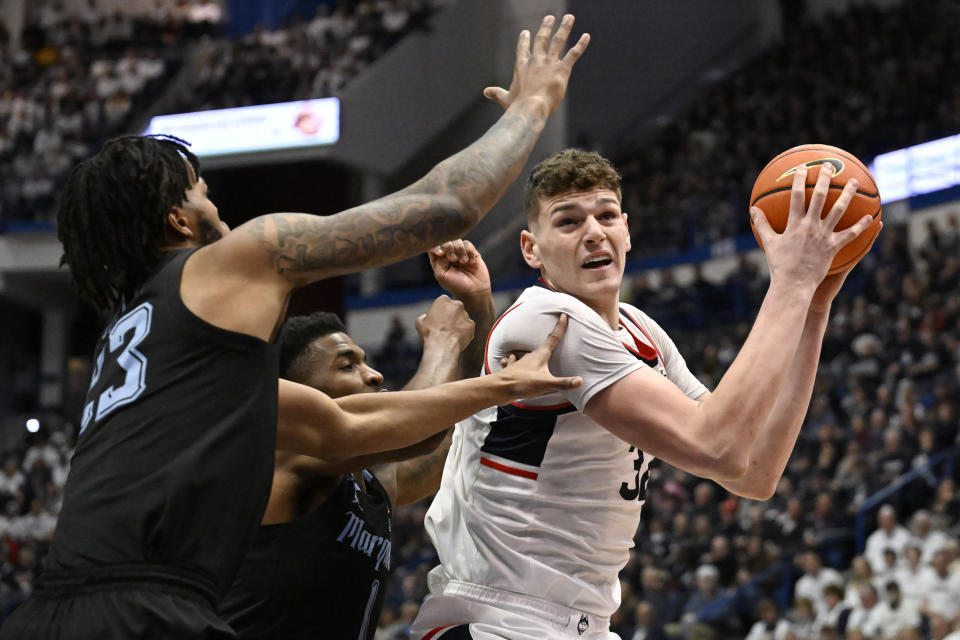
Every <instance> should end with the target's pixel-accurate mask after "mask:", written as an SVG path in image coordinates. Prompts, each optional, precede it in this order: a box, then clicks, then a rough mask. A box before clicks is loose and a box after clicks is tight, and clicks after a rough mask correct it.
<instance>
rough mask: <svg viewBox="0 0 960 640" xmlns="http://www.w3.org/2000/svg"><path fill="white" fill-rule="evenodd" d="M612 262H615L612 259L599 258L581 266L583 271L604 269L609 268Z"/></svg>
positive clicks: (591, 259)
mask: <svg viewBox="0 0 960 640" xmlns="http://www.w3.org/2000/svg"><path fill="white" fill-rule="evenodd" d="M611 262H613V260H611V259H610V258H608V257H606V256H599V257H596V258H590V259H589V260H587V261H586V262H584V263H583V264H582V265H580V266H581V267H582V268H583V269H602V268H603V267H605V266H607V265H608V264H610V263H611Z"/></svg>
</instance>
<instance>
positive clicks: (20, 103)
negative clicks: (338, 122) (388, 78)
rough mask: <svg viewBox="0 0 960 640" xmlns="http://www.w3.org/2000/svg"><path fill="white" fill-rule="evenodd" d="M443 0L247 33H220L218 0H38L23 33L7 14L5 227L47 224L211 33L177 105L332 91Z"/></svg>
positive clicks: (339, 6)
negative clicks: (124, 7)
mask: <svg viewBox="0 0 960 640" xmlns="http://www.w3.org/2000/svg"><path fill="white" fill-rule="evenodd" d="M443 3H444V0H338V1H337V2H321V3H319V5H318V8H317V13H316V15H315V16H314V17H313V18H312V19H311V20H310V21H308V22H304V21H302V20H300V19H299V18H298V17H297V16H296V14H295V15H294V17H293V18H292V21H291V24H289V25H287V26H284V27H282V28H279V29H275V30H266V29H264V28H262V26H260V27H258V28H257V29H255V30H254V32H253V33H251V34H249V35H247V36H245V37H243V38H240V39H229V38H225V37H222V36H221V32H222V28H223V22H224V20H225V18H226V16H225V14H224V10H223V7H222V2H218V1H216V0H157V3H156V5H155V8H154V9H153V10H152V11H150V12H148V13H141V14H138V13H132V12H115V13H111V14H108V13H105V12H103V11H101V10H99V9H98V7H97V3H96V0H88V4H87V5H86V6H85V7H84V8H83V9H82V10H78V11H67V10H66V9H64V7H63V3H62V2H59V1H48V2H46V3H43V4H38V5H35V6H34V5H28V13H27V17H26V20H25V23H24V26H23V30H22V32H21V33H20V34H19V35H20V37H19V38H18V39H14V38H11V34H10V33H9V32H8V31H7V29H6V27H5V26H4V25H3V23H2V21H0V230H2V226H3V224H4V223H6V224H9V223H11V222H15V221H21V220H31V221H37V220H39V221H47V222H49V221H50V220H51V217H52V205H53V203H54V200H55V196H56V191H57V189H58V188H59V186H60V184H61V183H62V181H63V179H64V177H65V175H66V173H67V172H68V171H69V170H70V168H71V167H73V166H74V165H75V164H76V163H77V162H78V161H80V160H82V159H84V158H86V157H87V156H89V155H90V154H91V153H92V151H93V150H94V149H95V148H96V147H97V145H99V144H100V143H101V142H102V141H104V140H105V139H107V138H109V137H112V136H115V135H120V134H123V133H129V132H131V131H132V130H135V129H139V128H140V127H141V126H144V125H145V124H146V122H145V121H144V118H145V116H147V115H156V114H151V113H150V109H149V107H150V105H151V102H152V101H154V100H157V98H159V97H160V96H161V95H162V94H163V89H164V87H165V86H166V83H168V82H169V81H170V79H171V78H172V77H173V76H174V74H175V73H176V71H177V70H178V69H179V68H180V67H181V65H182V64H183V63H184V61H185V60H187V59H188V56H189V52H190V46H191V45H192V44H194V43H196V42H198V41H200V40H203V41H204V42H206V43H208V44H210V45H211V46H212V47H214V48H215V50H216V55H211V56H206V57H204V58H203V60H204V61H205V62H203V65H204V66H203V67H202V68H200V69H199V70H198V71H197V72H196V74H195V76H194V77H195V86H194V87H193V90H191V91H186V92H183V94H184V95H187V96H189V98H188V99H186V101H181V102H179V103H177V104H174V105H173V109H172V110H173V111H175V112H179V111H200V110H204V109H216V108H224V107H236V106H246V105H252V104H264V103H271V102H284V101H291V100H297V99H303V98H318V97H325V96H329V95H331V94H333V93H336V92H337V91H340V90H341V89H343V87H344V85H345V84H346V83H347V81H348V80H349V79H350V78H352V77H353V76H354V75H356V74H357V73H359V72H360V71H361V70H362V69H364V68H365V67H366V66H367V65H369V64H370V63H371V62H372V61H373V60H374V59H375V58H376V57H377V56H379V55H380V54H381V53H383V52H384V51H385V50H386V49H388V48H389V47H390V46H392V45H393V44H395V43H396V42H397V41H399V40H400V39H401V38H402V37H403V36H404V35H405V34H406V33H408V32H410V31H411V30H412V29H415V28H418V27H422V26H423V25H424V22H425V20H426V18H427V17H428V16H429V15H431V14H432V13H433V12H434V11H435V10H436V9H437V8H438V7H439V6H441V5H442V4H443ZM331 6H332V7H333V8H332V9H331ZM15 40H18V42H17V43H16V44H14V41H15ZM168 110H169V109H168Z"/></svg>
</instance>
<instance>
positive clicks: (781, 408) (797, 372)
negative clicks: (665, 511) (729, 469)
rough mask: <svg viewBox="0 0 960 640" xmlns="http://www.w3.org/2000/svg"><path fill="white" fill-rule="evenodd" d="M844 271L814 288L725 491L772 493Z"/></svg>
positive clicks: (796, 430)
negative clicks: (779, 383)
mask: <svg viewBox="0 0 960 640" xmlns="http://www.w3.org/2000/svg"><path fill="white" fill-rule="evenodd" d="M847 273H849V271H845V272H843V273H840V274H837V275H832V276H827V277H826V278H825V279H824V281H823V282H822V283H821V284H820V286H819V287H818V288H817V292H816V294H815V295H814V298H813V302H812V303H811V305H810V308H809V309H808V310H807V319H806V322H805V323H804V325H803V335H802V336H801V337H800V345H799V346H798V347H797V352H796V355H795V356H794V358H793V362H792V363H791V364H790V366H789V367H788V370H787V379H786V380H785V381H784V383H783V388H782V389H781V390H780V394H779V395H778V396H777V401H776V404H774V406H773V409H772V410H771V411H770V417H768V418H767V422H766V424H765V425H764V427H763V429H762V430H761V432H760V434H759V436H758V437H757V441H756V442H755V443H754V445H753V449H752V450H751V451H750V457H749V461H748V463H747V472H746V473H745V474H744V475H743V477H742V478H740V479H738V480H733V481H727V482H720V485H721V486H723V488H725V489H727V490H728V491H731V492H732V493H735V494H737V495H739V496H742V497H744V498H752V499H754V500H767V499H768V498H770V496H772V495H773V493H774V491H776V488H777V483H778V482H779V481H780V477H781V476H782V475H783V471H784V469H786V467H787V462H788V461H789V460H790V454H791V453H793V447H794V445H795V444H796V442H797V437H798V436H799V435H800V427H801V426H803V421H804V418H805V417H806V415H807V408H808V407H809V406H810V396H811V394H812V393H813V384H814V382H815V381H816V377H817V365H818V364H819V361H820V348H821V347H822V346H823V336H824V335H825V334H826V331H827V325H828V323H829V319H830V305H831V303H832V302H833V298H834V297H835V296H836V294H837V293H838V292H839V291H840V287H841V286H842V285H843V281H844V280H845V279H846V277H847Z"/></svg>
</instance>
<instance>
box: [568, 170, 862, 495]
mask: <svg viewBox="0 0 960 640" xmlns="http://www.w3.org/2000/svg"><path fill="white" fill-rule="evenodd" d="M831 169H832V168H829V169H821V170H820V175H819V178H818V180H817V185H816V188H815V189H814V193H813V195H812V197H811V199H810V205H809V208H808V207H806V206H805V204H804V197H805V186H806V173H807V168H806V167H803V166H801V167H799V168H798V170H797V173H796V175H795V176H794V183H793V191H792V193H791V205H790V215H789V219H788V222H787V228H786V230H785V231H784V232H783V233H782V234H777V233H775V232H774V231H773V230H772V229H771V228H770V226H769V223H767V221H766V218H765V217H764V216H763V213H762V212H760V211H759V210H754V211H753V212H752V213H753V218H754V224H755V225H756V227H757V229H758V231H759V232H760V234H761V236H762V239H763V246H764V247H765V250H766V256H767V261H768V263H769V264H770V271H771V277H770V288H769V290H768V292H767V295H766V297H765V298H764V301H763V304H762V305H761V308H760V312H759V314H758V315H757V320H756V322H755V323H754V326H753V329H752V331H751V332H750V335H749V337H748V338H747V340H746V342H745V343H744V346H743V348H742V349H741V350H740V353H739V354H738V355H737V357H736V359H735V360H734V362H733V364H732V365H731V366H730V369H729V370H728V371H727V373H726V375H725V376H724V377H723V379H722V380H721V381H720V384H718V385H717V388H716V390H715V391H714V393H712V394H710V395H708V396H707V397H704V398H701V399H700V400H699V401H698V402H694V401H692V400H690V399H689V398H687V397H686V396H685V395H684V394H683V393H682V392H681V391H680V390H679V389H678V388H677V387H675V386H674V385H672V384H670V383H669V382H667V381H666V380H664V379H663V378H662V377H661V376H659V375H658V374H656V373H655V372H653V371H652V370H650V369H642V370H639V371H635V372H633V373H631V374H629V375H627V376H626V377H624V378H622V379H621V380H619V381H617V382H615V383H614V384H612V385H610V386H609V387H607V388H606V389H604V390H603V391H601V392H599V393H598V394H596V395H595V396H594V397H593V398H592V399H591V400H590V402H589V403H588V405H587V407H586V413H587V414H588V415H590V417H592V418H594V419H595V420H596V421H597V422H598V423H600V424H602V425H603V426H605V427H607V428H608V429H610V430H611V431H612V432H613V433H615V434H617V435H618V436H620V437H621V438H623V439H624V440H626V441H627V442H630V443H631V444H634V445H636V446H638V447H639V448H641V449H642V450H644V451H649V452H650V453H652V454H653V455H655V456H657V457H658V458H661V459H663V460H665V461H667V462H669V463H671V464H673V465H675V466H677V467H680V468H681V469H684V470H686V471H689V472H692V473H695V474H697V475H700V476H703V477H708V478H712V479H714V480H716V481H718V482H723V483H727V482H730V481H736V480H740V479H742V478H743V477H744V476H745V474H746V472H747V468H748V465H749V462H750V460H751V457H750V456H751V452H752V451H753V449H754V447H755V446H756V444H757V442H758V441H759V440H760V438H761V434H763V433H764V432H765V430H766V425H767V421H768V419H770V416H771V414H772V412H773V409H774V405H775V404H776V403H777V402H778V398H779V397H780V396H781V393H782V392H783V390H784V388H785V385H787V380H788V377H789V375H790V374H789V369H790V367H791V365H792V364H793V362H794V359H795V357H796V355H797V351H798V347H799V345H800V343H801V341H802V336H804V335H805V334H807V333H808V332H811V331H812V333H810V335H809V336H808V337H807V338H806V340H807V344H809V342H810V341H811V340H814V339H816V340H817V341H819V339H820V338H821V337H822V333H823V330H822V328H817V327H816V326H814V325H811V327H809V328H805V327H806V325H807V315H808V310H809V308H810V306H811V302H812V300H813V298H814V294H815V291H816V289H817V287H818V286H819V285H820V283H821V282H823V280H824V277H825V275H826V272H827V269H828V267H829V265H830V262H831V260H832V259H833V256H834V255H836V253H837V251H838V250H839V249H840V247H842V246H844V245H845V244H847V243H848V242H850V240H852V239H853V238H855V237H856V236H857V235H859V233H860V232H862V231H863V230H864V229H866V227H867V226H868V225H869V224H870V222H871V221H872V220H871V219H870V218H869V217H868V216H865V217H864V218H863V219H861V220H860V221H859V222H858V223H857V224H856V225H854V226H852V227H850V228H848V229H845V230H843V231H839V232H835V231H833V229H834V227H835V226H836V223H837V221H838V220H839V219H840V217H841V216H842V215H843V213H844V211H845V210H846V207H847V205H848V204H849V202H850V199H851V197H852V195H853V193H854V191H855V190H856V187H857V184H856V181H855V180H851V181H850V182H849V183H848V184H847V185H846V187H845V188H844V190H843V193H842V194H841V195H840V197H839V198H838V199H837V201H836V203H835V204H834V206H833V208H832V209H831V210H830V211H829V213H828V214H827V215H826V216H823V217H821V215H820V214H821V211H822V208H823V203H824V201H825V199H826V194H827V189H828V186H829V178H830V175H831V173H832V171H831ZM817 355H819V353H817ZM811 356H812V354H811V353H810V352H809V351H807V352H806V353H805V355H804V362H805V363H807V364H806V366H807V367H811V366H814V367H815V364H810V363H809V361H808V360H806V359H807V358H810V357H811ZM814 362H815V359H814ZM808 370H809V369H808ZM794 380H795V383H794V384H795V385H796V386H795V390H796V389H798V388H799V387H802V386H803V384H805V383H804V382H802V381H799V380H798V379H797V378H794ZM811 384H812V383H811ZM806 393H807V397H809V391H807V392H806ZM649 398H656V399H657V401H656V402H655V403H651V402H644V400H645V399H649ZM794 409H795V407H793V406H790V405H781V408H780V410H782V411H783V412H784V413H786V412H787V411H792V410H794ZM800 413H801V418H800V419H801V420H802V411H801V412H800ZM791 446H792V445H791ZM787 455H789V454H787Z"/></svg>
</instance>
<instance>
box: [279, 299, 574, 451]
mask: <svg viewBox="0 0 960 640" xmlns="http://www.w3.org/2000/svg"><path fill="white" fill-rule="evenodd" d="M566 323H567V319H566V317H565V316H564V317H561V319H560V320H559V321H558V322H557V325H556V327H555V328H554V330H553V331H551V333H550V335H549V336H548V337H547V339H546V340H544V342H543V344H542V345H541V346H540V347H539V348H538V349H536V350H535V351H533V352H532V353H531V354H530V357H527V358H524V361H523V362H522V363H518V364H517V365H516V366H513V367H510V369H508V370H505V371H501V372H499V373H497V374H496V375H491V376H484V377H483V378H474V379H471V380H461V381H459V382H450V383H447V384H443V385H439V386H436V387H432V388H430V389H424V390H421V391H398V392H393V393H361V394H355V395H351V396H345V397H342V398H338V399H336V400H332V399H331V398H330V397H328V396H327V395H326V394H324V393H321V392H320V391H317V390H316V389H313V388H311V387H307V386H305V385H300V384H296V383H294V382H289V381H287V380H281V381H280V404H279V406H280V413H279V416H278V421H277V448H278V449H281V450H284V451H290V452H294V453H303V454H306V455H309V456H313V457H316V458H325V459H332V458H342V457H352V456H356V455H362V454H368V453H373V452H377V451H385V450H390V449H399V448H401V447H406V446H409V445H411V444H415V443H417V442H420V441H422V440H424V439H425V438H427V437H429V436H431V435H433V434H434V433H437V432H439V431H441V430H443V429H445V428H447V427H449V426H450V425H451V424H453V423H455V422H457V421H458V420H462V419H463V418H466V417H467V416H469V415H472V414H474V413H476V412H477V411H480V410H481V409H485V408H487V407H492V406H495V405H499V404H503V403H506V402H510V401H512V400H514V399H516V398H525V397H533V396H538V395H541V394H543V393H548V392H550V391H555V390H560V389H570V388H573V387H576V386H579V385H580V384H581V382H582V380H580V379H579V378H556V377H554V376H552V375H551V374H550V372H549V370H548V368H547V362H548V360H549V359H550V354H551V353H552V352H553V350H554V349H555V348H556V346H557V344H559V342H560V338H561V336H562V335H563V332H564V330H565V329H566ZM318 424H322V425H325V428H324V429H317V428H316V425H318ZM397 424H403V425H405V426H407V427H409V428H405V429H397V428H396V426H397Z"/></svg>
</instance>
